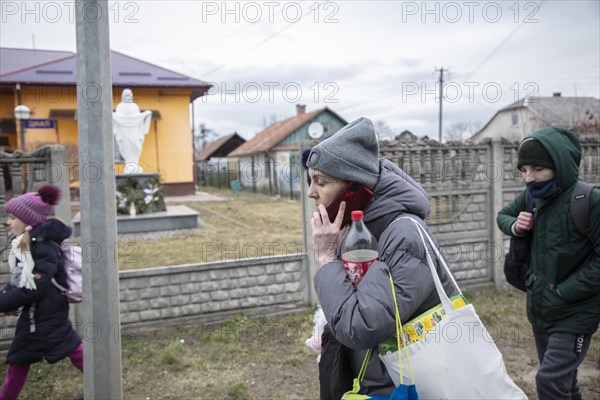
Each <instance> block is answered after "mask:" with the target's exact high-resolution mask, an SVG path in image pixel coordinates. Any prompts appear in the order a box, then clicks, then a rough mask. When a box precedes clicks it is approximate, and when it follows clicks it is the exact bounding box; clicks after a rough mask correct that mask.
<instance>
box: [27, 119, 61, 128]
mask: <svg viewBox="0 0 600 400" xmlns="http://www.w3.org/2000/svg"><path fill="white" fill-rule="evenodd" d="M23 126H24V127H25V128H27V129H52V128H54V120H53V119H26V120H23Z"/></svg>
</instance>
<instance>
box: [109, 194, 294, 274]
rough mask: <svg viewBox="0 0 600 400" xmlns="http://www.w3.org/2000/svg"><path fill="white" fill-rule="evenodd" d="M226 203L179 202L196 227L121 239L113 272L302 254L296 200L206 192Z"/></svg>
mask: <svg viewBox="0 0 600 400" xmlns="http://www.w3.org/2000/svg"><path fill="white" fill-rule="evenodd" d="M210 192H211V193H213V194H217V195H220V196H223V197H225V198H227V199H228V200H227V201H209V202H195V203H185V205H187V206H188V207H190V208H192V209H194V210H196V211H198V212H199V214H200V224H199V227H198V228H197V229H193V230H182V231H176V232H170V233H165V234H160V233H157V234H155V235H121V236H120V237H119V269H120V270H127V269H140V268H150V267H159V266H167V265H178V264H188V263H206V262H216V261H227V260H239V259H244V258H251V257H256V256H273V255H279V254H284V255H285V254H292V253H297V252H302V248H303V243H302V220H301V219H302V211H301V207H302V206H301V202H300V201H299V200H295V201H291V200H289V199H287V198H275V197H268V196H265V195H263V194H254V193H248V192H241V193H240V194H239V195H237V196H233V194H232V192H231V191H226V190H218V189H211V190H210Z"/></svg>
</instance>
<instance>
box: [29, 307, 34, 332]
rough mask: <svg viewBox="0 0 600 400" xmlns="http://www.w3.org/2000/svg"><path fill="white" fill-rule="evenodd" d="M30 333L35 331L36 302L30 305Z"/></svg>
mask: <svg viewBox="0 0 600 400" xmlns="http://www.w3.org/2000/svg"><path fill="white" fill-rule="evenodd" d="M29 333H35V303H34V304H32V305H31V307H29Z"/></svg>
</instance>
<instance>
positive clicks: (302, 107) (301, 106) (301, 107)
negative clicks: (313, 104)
mask: <svg viewBox="0 0 600 400" xmlns="http://www.w3.org/2000/svg"><path fill="white" fill-rule="evenodd" d="M302 114H306V105H305V104H296V116H298V115H302Z"/></svg>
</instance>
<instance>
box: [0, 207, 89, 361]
mask: <svg viewBox="0 0 600 400" xmlns="http://www.w3.org/2000/svg"><path fill="white" fill-rule="evenodd" d="M69 236H71V228H69V227H68V226H66V225H65V224H64V223H62V222H61V221H59V220H57V219H49V220H47V221H45V222H44V223H42V224H40V225H38V226H36V227H35V228H33V230H32V231H31V232H30V237H31V254H32V256H33V260H34V261H35V268H34V269H33V274H34V279H35V284H36V289H35V290H28V289H25V288H13V289H11V290H8V291H5V292H3V293H1V294H0V312H10V311H14V310H16V309H18V308H20V307H23V308H22V310H21V315H20V317H19V321H18V322H17V329H16V333H15V338H14V340H13V342H12V344H11V346H10V350H9V351H8V356H7V361H8V362H9V363H10V364H32V363H34V362H37V361H40V360H42V359H44V358H45V359H46V360H47V361H48V362H50V363H54V362H57V361H59V360H61V359H63V358H65V357H67V356H68V355H69V354H71V352H72V351H73V350H74V349H75V348H76V347H77V346H78V345H79V343H81V339H80V338H79V336H78V335H77V333H76V332H75V331H74V330H73V327H72V325H71V321H69V303H68V302H67V299H66V297H65V296H63V295H62V294H61V293H60V292H59V290H58V289H57V288H56V287H55V286H54V285H53V284H52V282H51V280H52V278H55V279H56V280H57V281H58V283H60V284H61V285H66V280H65V272H64V268H63V255H62V252H61V250H60V248H59V245H60V244H61V243H62V242H63V241H64V240H65V239H67V238H68V237H69Z"/></svg>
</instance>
